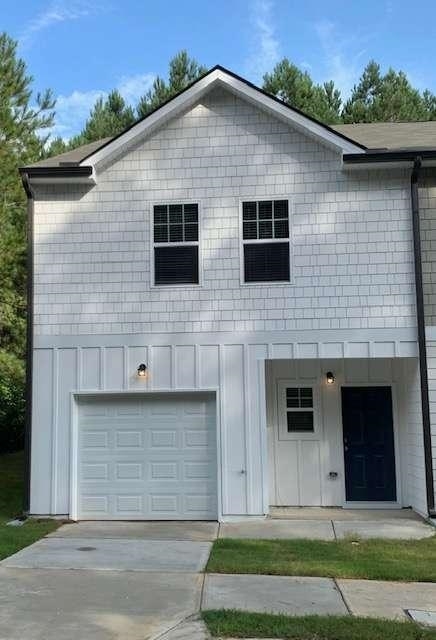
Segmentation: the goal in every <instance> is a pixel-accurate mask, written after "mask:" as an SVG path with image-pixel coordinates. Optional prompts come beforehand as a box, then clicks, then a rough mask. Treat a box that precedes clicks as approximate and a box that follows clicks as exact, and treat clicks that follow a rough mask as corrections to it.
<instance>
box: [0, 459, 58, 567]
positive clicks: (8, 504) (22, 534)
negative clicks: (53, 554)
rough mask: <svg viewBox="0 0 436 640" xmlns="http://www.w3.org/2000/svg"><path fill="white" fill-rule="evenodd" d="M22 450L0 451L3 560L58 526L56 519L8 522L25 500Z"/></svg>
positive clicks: (19, 512)
mask: <svg viewBox="0 0 436 640" xmlns="http://www.w3.org/2000/svg"><path fill="white" fill-rule="evenodd" d="M23 471H24V462H23V454H22V452H18V453H9V454H6V455H0V560H2V559H3V558H6V557H7V556H10V555H11V554H13V553H15V552H16V551H19V550H20V549H22V548H23V547H27V545H29V544H32V542H35V541H36V540H38V539H39V538H42V537H43V536H45V535H46V534H47V533H50V531H54V530H55V529H57V527H58V526H59V524H60V523H59V522H55V521H53V520H34V519H29V520H27V521H26V522H25V523H24V524H23V526H22V527H8V526H6V522H8V521H9V520H12V519H13V518H14V517H15V516H19V515H20V514H21V512H22V501H23Z"/></svg>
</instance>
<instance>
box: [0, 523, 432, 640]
mask: <svg viewBox="0 0 436 640" xmlns="http://www.w3.org/2000/svg"><path fill="white" fill-rule="evenodd" d="M324 513H325V512H324ZM300 514H301V512H300ZM404 515H405V516H406V517H398V514H395V515H394V516H393V517H392V518H390V519H387V518H386V517H384V518H379V519H376V521H374V520H371V519H369V520H368V519H365V518H360V519H359V518H357V519H347V518H345V519H343V520H337V519H333V520H332V519H330V520H329V519H328V518H325V517H322V518H317V517H316V514H315V518H312V519H307V520H305V519H304V518H303V519H302V518H299V519H293V518H288V519H286V520H284V519H271V518H268V519H265V520H252V521H245V522H239V523H227V524H222V525H220V526H218V524H217V523H211V522H191V523H190V522H177V523H172V522H171V523H163V522H148V523H145V522H138V523H129V522H107V523H106V522H83V523H78V524H68V525H64V526H62V527H60V528H59V529H58V530H57V531H56V532H54V533H52V534H50V535H49V536H47V537H46V538H44V539H42V540H40V541H38V542H36V543H35V544H33V545H31V546H30V547H27V548H26V549H23V550H22V551H20V552H18V553H16V554H15V555H13V556H10V557H9V558H7V559H5V560H4V561H3V562H1V563H0V605H1V606H0V640H58V638H59V629H62V634H61V635H62V640H76V639H77V638H93V640H116V639H120V640H121V639H122V640H152V639H153V640H158V639H159V640H206V638H208V637H209V636H208V633H207V630H206V629H205V627H204V625H203V623H202V622H201V620H200V619H199V618H198V616H199V611H200V610H201V608H203V609H214V608H218V609H220V608H236V609H241V610H245V611H261V612H265V611H267V612H276V613H278V612H283V613H286V614H288V615H303V614H339V615H341V614H342V615H369V616H375V617H388V618H394V619H395V618H399V619H405V617H406V613H405V610H406V609H418V610H425V609H427V610H435V609H436V584H428V583H427V584H426V583H424V584H414V583H412V584H404V583H393V582H392V583H390V582H383V583H381V582H374V581H364V580H331V579H328V578H307V577H306V578H304V577H303V578H300V577H286V576H261V575H257V576H256V575H222V574H208V575H206V576H205V575H204V574H203V573H202V571H203V570H204V567H205V565H206V562H207V558H208V555H209V552H210V549H211V546H212V541H213V540H214V539H215V538H216V537H217V536H220V537H227V536H231V537H242V538H244V537H245V538H247V537H250V538H292V537H294V538H296V537H298V538H301V537H312V538H318V539H328V540H333V539H335V538H336V537H341V536H344V535H346V533H347V531H348V529H347V526H350V527H351V531H352V532H353V533H356V531H358V532H359V535H361V536H362V537H367V536H372V535H377V536H379V535H380V534H381V533H384V534H385V535H388V534H391V535H395V536H396V537H416V538H421V537H427V536H429V535H433V533H434V528H432V527H429V526H428V525H427V524H426V523H424V522H423V521H422V520H421V519H420V518H417V517H410V513H407V515H406V514H404ZM367 518H368V516H367Z"/></svg>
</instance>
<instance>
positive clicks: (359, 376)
mask: <svg viewBox="0 0 436 640" xmlns="http://www.w3.org/2000/svg"><path fill="white" fill-rule="evenodd" d="M435 150H436V124H435V123H409V124H395V123H391V124H389V123H388V124H382V125H380V124H374V125H342V126H337V127H334V128H331V127H328V126H326V125H324V124H322V123H320V122H317V121H316V120H314V119H312V118H310V117H307V116H306V115H304V114H303V113H301V112H299V111H297V110H295V109H292V108H290V107H289V106H287V105H285V104H284V103H282V102H281V101H280V100H277V99H275V98H274V97H271V96H269V95H267V94H266V93H264V92H263V91H261V90H260V89H258V88H257V87H255V86H253V85H252V84H250V83H249V82H246V81H245V80H243V79H242V78H240V77H238V76H236V75H234V74H233V73H231V72H229V71H227V70H225V69H223V68H221V67H215V68H214V69H212V70H211V71H210V72H209V73H207V74H206V75H205V76H203V77H202V78H201V79H199V80H198V81H196V82H195V83H194V84H192V85H191V86H190V87H188V88H187V89H186V90H184V91H183V92H182V93H180V94H179V95H177V96H176V97H174V98H172V99H171V100H169V101H168V102H167V103H165V104H164V105H163V106H161V107H159V108H158V109H157V110H155V111H154V112H152V113H151V114H149V115H148V116H147V117H146V118H144V119H143V120H141V121H140V122H138V123H137V124H135V125H134V126H132V127H131V128H130V129H128V130H127V131H125V132H124V133H122V134H121V135H119V136H117V137H115V138H113V139H106V140H102V141H99V142H97V143H92V144H90V145H87V146H85V147H82V148H79V149H76V150H74V151H72V152H68V153H66V154H63V155H61V156H57V157H54V158H50V159H48V160H45V161H42V162H39V163H37V164H35V165H33V166H30V167H26V168H23V169H22V177H23V182H24V185H25V188H26V191H27V194H28V199H29V240H30V246H29V274H30V275H29V301H30V303H31V304H30V306H29V320H30V321H29V335H28V342H29V367H30V368H29V373H30V372H31V373H32V375H31V376H30V375H29V421H28V430H27V451H28V461H29V468H28V470H29V489H30V492H29V505H28V506H29V511H30V513H31V514H53V515H67V516H69V517H71V518H73V519H116V520H118V519H127V520H134V519H158V520H161V519H170V520H176V519H183V520H186V519H213V520H215V519H220V520H222V519H226V518H230V517H232V516H237V517H241V516H262V515H265V514H268V512H269V509H270V507H271V506H287V505H289V506H298V505H314V506H315V505H317V506H332V505H336V506H346V507H374V508H377V507H385V508H386V507H401V506H412V507H413V509H415V510H416V511H417V512H419V513H421V514H423V515H428V514H429V513H430V514H433V511H434V482H433V464H434V463H433V462H432V449H431V430H432V429H433V434H434V436H433V437H434V440H435V439H436V283H435V285H434V284H433V282H432V278H434V277H435V276H434V273H435V270H436V267H435V266H434V265H436V260H435V259H434V243H433V242H432V237H433V238H434V237H436V236H435V233H436V228H435V229H434V230H433V227H436V213H435V212H436V200H435V198H436V191H435V189H434V188H432V184H433V183H432V180H433V181H434V178H432V176H434V175H435V174H434V170H432V169H431V168H429V169H427V168H426V166H428V167H432V166H436V151H435ZM419 196H420V198H419ZM419 220H421V233H422V234H423V236H424V241H423V242H422V243H421V242H420V234H419V231H420V230H419ZM421 245H422V246H421ZM421 249H422V253H423V255H422V259H421V255H420V253H421ZM423 279H424V283H423V282H422V280H423ZM424 294H425V300H424V298H423V295H424ZM424 303H425V304H424ZM424 307H425V311H426V324H427V326H426V327H425V324H424ZM429 389H430V401H429V399H428V392H429ZM30 400H31V402H30ZM433 400H434V403H433ZM435 445H436V441H435ZM435 451H436V449H435V448H433V452H435ZM434 458H436V453H433V460H434Z"/></svg>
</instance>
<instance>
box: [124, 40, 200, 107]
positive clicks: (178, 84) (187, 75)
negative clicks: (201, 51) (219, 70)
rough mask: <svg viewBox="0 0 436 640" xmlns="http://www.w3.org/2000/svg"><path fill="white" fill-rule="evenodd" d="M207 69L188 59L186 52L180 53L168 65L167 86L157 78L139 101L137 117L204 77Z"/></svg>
mask: <svg viewBox="0 0 436 640" xmlns="http://www.w3.org/2000/svg"><path fill="white" fill-rule="evenodd" d="M206 71H207V68H206V67H204V66H202V65H200V64H199V63H198V62H197V61H196V60H194V59H193V58H190V57H189V56H188V54H187V52H186V51H180V52H179V53H178V54H177V55H176V56H174V58H173V59H172V60H170V64H169V73H168V84H167V83H166V82H165V80H163V79H162V78H161V77H159V76H158V77H157V78H156V79H155V81H154V82H153V86H152V88H151V89H150V90H149V91H148V92H147V93H146V94H145V95H144V96H142V98H141V99H140V101H139V104H138V106H137V109H136V110H137V113H138V117H140V118H143V117H144V116H146V115H147V114H148V113H150V111H153V109H156V107H159V106H160V105H161V104H162V103H163V102H165V101H166V100H169V98H172V97H173V96H174V95H176V94H177V93H179V92H180V91H182V90H183V89H185V88H186V87H187V86H188V85H190V84H191V83H192V82H194V81H195V80H197V78H199V77H200V76H202V75H204V74H205V73H206Z"/></svg>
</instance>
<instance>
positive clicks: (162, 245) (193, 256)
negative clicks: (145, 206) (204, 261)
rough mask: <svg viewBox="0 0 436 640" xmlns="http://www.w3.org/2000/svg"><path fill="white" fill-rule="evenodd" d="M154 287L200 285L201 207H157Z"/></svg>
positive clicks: (181, 205) (166, 205)
mask: <svg viewBox="0 0 436 640" xmlns="http://www.w3.org/2000/svg"><path fill="white" fill-rule="evenodd" d="M153 240H154V283H155V285H174V284H198V283H199V275H198V204H159V205H155V207H154V217H153Z"/></svg>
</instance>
